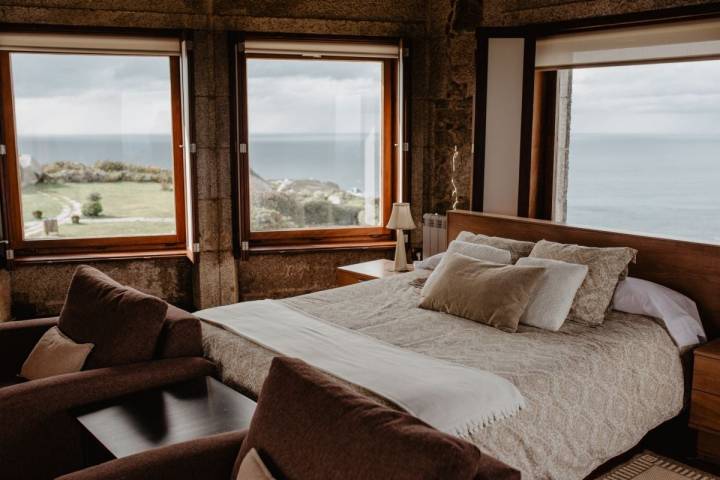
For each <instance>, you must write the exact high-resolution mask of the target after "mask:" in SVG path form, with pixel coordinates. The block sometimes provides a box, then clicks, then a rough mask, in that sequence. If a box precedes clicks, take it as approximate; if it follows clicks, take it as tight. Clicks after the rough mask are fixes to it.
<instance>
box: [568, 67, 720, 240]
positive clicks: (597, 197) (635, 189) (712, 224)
mask: <svg viewBox="0 0 720 480" xmlns="http://www.w3.org/2000/svg"><path fill="white" fill-rule="evenodd" d="M572 78H573V81H572V102H571V104H572V107H571V112H570V118H571V130H570V132H571V133H570V149H569V161H568V191H567V222H568V223H572V224H581V225H589V226H596V227H604V228H610V229H616V230H624V231H631V232H639V233H645V234H653V235H660V236H671V237H676V238H683V239H690V240H695V241H702V242H712V243H720V188H718V185H720V61H702V62H683V63H665V64H655V65H633V66H620V67H603V68H588V69H576V70H573V73H572Z"/></svg>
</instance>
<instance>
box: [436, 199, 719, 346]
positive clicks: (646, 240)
mask: <svg viewBox="0 0 720 480" xmlns="http://www.w3.org/2000/svg"><path fill="white" fill-rule="evenodd" d="M463 230H467V231H470V232H474V233H483V234H485V235H490V236H498V237H506V238H513V239H517V240H525V241H533V242H536V241H539V240H542V239H546V240H549V241H553V242H560V243H568V244H578V245H587V246H593V247H620V246H625V247H632V248H635V249H637V250H638V255H637V263H631V264H630V266H629V268H630V275H632V276H633V277H638V278H642V279H645V280H649V281H651V282H656V283H659V284H661V285H664V286H666V287H668V288H672V289H673V290H676V291H678V292H680V293H682V294H684V295H687V296H688V297H690V298H691V299H693V300H694V301H695V302H696V303H697V306H698V308H699V310H700V315H701V318H702V321H703V324H704V326H705V329H706V331H707V334H708V336H709V337H710V338H714V337H716V336H717V335H718V334H720V295H718V292H719V291H720V245H710V244H704V243H695V242H687V241H682V240H671V239H666V238H657V237H647V236H643V235H636V234H631V233H621V232H612V231H606V230H594V229H590V228H581V227H572V226H569V225H565V224H561V223H555V222H551V221H546V220H533V219H527V218H520V217H509V216H504V215H492V214H485V213H477V212H468V211H462V210H454V211H451V212H448V240H452V239H454V238H456V237H457V235H458V234H459V233H460V232H461V231H463Z"/></svg>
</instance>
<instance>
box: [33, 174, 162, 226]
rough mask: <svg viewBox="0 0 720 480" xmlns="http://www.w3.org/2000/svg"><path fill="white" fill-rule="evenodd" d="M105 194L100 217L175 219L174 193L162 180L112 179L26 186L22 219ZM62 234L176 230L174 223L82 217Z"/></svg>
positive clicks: (56, 212)
mask: <svg viewBox="0 0 720 480" xmlns="http://www.w3.org/2000/svg"><path fill="white" fill-rule="evenodd" d="M95 192H97V193H99V194H100V195H101V196H102V199H101V203H102V206H103V211H102V214H101V215H100V216H99V217H95V218H97V219H122V218H128V217H148V218H166V219H174V218H175V194H174V192H172V191H167V190H163V189H162V188H161V186H160V184H159V183H151V182H147V183H145V182H111V183H64V184H36V185H30V186H26V187H23V191H22V206H23V221H24V222H26V223H27V222H33V221H35V220H36V219H35V218H34V217H33V215H32V212H33V211H35V210H41V211H42V213H43V216H42V218H43V219H47V218H54V217H56V216H58V215H59V214H60V212H61V211H62V210H63V208H65V207H67V208H71V203H70V202H69V201H68V200H71V201H75V202H78V203H80V204H83V203H85V202H86V201H87V197H88V196H89V195H90V194H91V193H95ZM59 230H60V236H61V237H67V238H73V237H101V236H126V235H158V234H168V233H174V231H175V224H174V222H153V221H147V222H139V221H129V222H122V221H117V222H114V223H97V222H96V223H93V218H92V217H89V218H86V217H81V223H80V224H79V225H74V224H70V223H62V224H61V225H60V228H59Z"/></svg>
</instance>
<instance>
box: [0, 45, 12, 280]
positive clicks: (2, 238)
mask: <svg viewBox="0 0 720 480" xmlns="http://www.w3.org/2000/svg"><path fill="white" fill-rule="evenodd" d="M3 61H5V60H3V58H1V57H0V76H1V75H2V73H1V70H2V64H1V63H2V62H3ZM2 84H3V81H2V77H0V144H3V145H5V144H6V142H5V138H6V137H5V118H4V115H3V113H2V112H4V111H5V108H4V106H3V102H4V100H3V99H4V97H5V94H4V93H3V92H2ZM7 158H8V156H7V154H6V155H0V242H2V243H0V268H8V267H9V266H11V262H9V261H8V259H7V243H4V242H6V241H8V240H9V232H10V229H9V225H8V208H7V207H8V205H9V201H10V197H9V195H8V192H7V188H6V182H5V181H4V180H3V179H5V178H7V175H8V173H7V169H6V168H5V164H6V162H7Z"/></svg>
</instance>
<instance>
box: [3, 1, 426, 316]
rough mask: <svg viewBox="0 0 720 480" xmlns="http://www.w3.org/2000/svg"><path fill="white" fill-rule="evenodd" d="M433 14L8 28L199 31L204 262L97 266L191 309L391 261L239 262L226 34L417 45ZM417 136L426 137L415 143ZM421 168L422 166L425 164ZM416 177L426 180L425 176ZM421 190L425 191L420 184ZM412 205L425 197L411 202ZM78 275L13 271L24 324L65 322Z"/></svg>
mask: <svg viewBox="0 0 720 480" xmlns="http://www.w3.org/2000/svg"><path fill="white" fill-rule="evenodd" d="M425 12H426V0H399V1H393V2H386V1H384V0H362V1H361V0H347V1H341V2H334V1H317V0H294V1H291V2H277V1H273V0H264V1H263V0H260V1H258V0H253V1H250V0H245V1H227V0H226V1H223V0H219V1H211V0H201V1H193V2H189V1H183V0H154V1H152V2H150V1H131V0H96V1H93V2H88V1H86V0H0V23H19V24H43V25H79V26H98V27H128V28H182V29H190V30H192V31H193V34H194V45H193V49H194V58H195V65H194V67H195V68H194V92H193V94H194V101H195V109H196V119H195V120H196V122H195V123H196V126H197V139H196V143H197V147H198V152H197V166H198V190H199V191H198V212H197V214H198V223H199V232H198V233H199V240H200V248H201V252H200V254H199V255H198V262H197V263H196V264H195V265H191V264H190V263H189V261H187V260H184V259H145V260H133V261H116V262H101V263H97V264H96V266H97V267H98V268H101V269H103V270H105V271H107V272H108V273H110V274H111V275H113V276H114V277H115V278H117V279H118V280H119V281H121V282H125V283H128V284H131V285H133V286H135V287H137V288H139V289H141V290H145V291H148V292H150V293H153V294H156V295H159V296H161V297H163V298H166V299H168V300H170V301H172V302H173V303H177V304H180V305H182V306H186V307H188V308H192V307H193V306H194V307H196V308H205V307H209V306H213V305H219V304H226V303H232V302H236V301H238V300H240V299H254V298H264V297H267V296H272V297H281V296H288V295H294V294H298V293H305V292H308V291H313V290H318V289H323V288H329V287H331V286H333V285H334V278H335V268H336V266H338V265H341V264H348V263H355V262H361V261H365V260H368V259H374V258H379V257H383V256H387V255H388V254H389V253H390V252H389V251H377V250H376V251H368V250H358V251H340V252H324V253H321V252H318V253H310V254H262V255H252V256H251V259H250V260H249V261H246V262H238V261H236V260H235V258H233V255H232V232H231V225H232V221H231V219H232V211H231V203H232V200H231V184H230V171H231V158H230V149H229V142H230V131H229V123H230V122H229V115H230V86H229V81H228V66H229V53H228V31H232V30H236V31H251V32H288V33H308V34H334V35H372V36H379V37H404V38H408V39H410V40H411V41H413V43H415V42H414V40H416V39H419V40H422V38H423V35H424V31H425V18H426V13H425ZM417 43H418V45H421V44H422V42H417ZM424 65H425V58H424V57H423V56H413V62H412V64H411V65H409V66H408V67H409V68H410V69H411V70H412V73H413V76H418V77H420V75H421V73H422V68H423V67H424ZM421 87H422V85H420V88H421ZM418 95H422V94H421V93H418ZM424 128H425V123H424V122H423V121H420V122H419V123H418V124H417V125H413V131H415V130H416V129H417V130H418V132H420V131H421V130H422V129H424ZM415 136H417V137H418V138H422V137H423V136H422V135H421V134H420V133H418V134H417V135H415V133H413V137H415ZM416 161H417V162H421V161H422V157H421V156H419V157H417V160H416ZM413 171H415V172H422V167H419V168H413ZM417 185H418V187H417V188H421V182H418V183H417ZM413 198H419V197H418V196H417V195H415V194H413ZM421 210H422V208H421V207H418V211H421ZM74 267H75V264H62V263H55V264H45V265H36V266H16V268H15V269H14V270H13V271H12V280H13V288H12V295H13V307H14V310H15V312H16V315H17V316H18V317H29V316H37V315H48V314H55V313H57V312H58V311H59V308H60V306H61V305H62V301H63V298H64V296H65V291H66V289H67V285H68V282H69V279H70V276H71V273H72V271H73V269H74Z"/></svg>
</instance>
